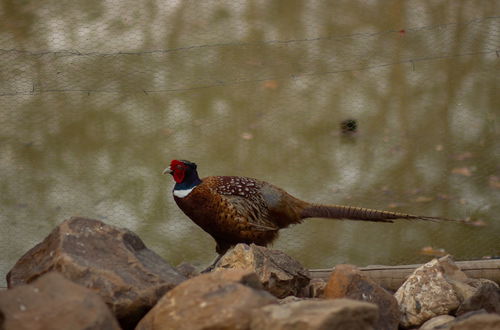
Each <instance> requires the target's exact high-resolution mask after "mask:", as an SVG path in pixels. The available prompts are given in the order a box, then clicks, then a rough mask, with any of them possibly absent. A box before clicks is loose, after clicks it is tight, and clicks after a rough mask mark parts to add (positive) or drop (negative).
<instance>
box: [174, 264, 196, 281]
mask: <svg viewBox="0 0 500 330" xmlns="http://www.w3.org/2000/svg"><path fill="white" fill-rule="evenodd" d="M175 268H177V271H178V272H179V273H181V274H182V275H184V276H185V277H186V278H191V277H195V276H198V275H200V270H199V269H198V267H196V266H194V265H193V264H190V263H189V262H184V261H183V262H181V263H180V264H179V265H177V267H175Z"/></svg>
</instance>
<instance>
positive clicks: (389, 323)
mask: <svg viewBox="0 0 500 330" xmlns="http://www.w3.org/2000/svg"><path fill="white" fill-rule="evenodd" d="M324 297H325V298H333V299H334V298H351V299H355V300H360V301H366V302H370V303H374V304H376V305H377V306H378V307H379V308H378V313H379V317H378V321H377V323H376V325H375V329H397V328H398V324H399V319H400V312H399V307H398V303H397V301H396V299H395V298H394V297H393V295H392V294H390V293H389V292H387V291H386V290H385V289H384V288H382V287H381V286H380V285H378V284H377V283H375V282H374V281H373V280H372V279H370V278H369V277H367V276H366V275H364V274H363V273H361V271H360V270H359V269H358V268H356V267H355V266H353V265H337V266H335V270H334V271H333V272H332V274H331V275H330V278H329V280H328V283H327V285H326V287H325V293H324Z"/></svg>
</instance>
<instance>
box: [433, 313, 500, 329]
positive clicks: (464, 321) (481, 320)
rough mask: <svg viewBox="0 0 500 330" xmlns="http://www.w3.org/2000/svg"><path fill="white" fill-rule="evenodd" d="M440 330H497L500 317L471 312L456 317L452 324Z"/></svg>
mask: <svg viewBox="0 0 500 330" xmlns="http://www.w3.org/2000/svg"><path fill="white" fill-rule="evenodd" d="M439 329H440V330H498V329H500V315H498V314H493V313H486V312H480V311H479V312H478V311H476V312H471V313H468V314H464V315H462V316H460V317H457V318H456V319H455V321H453V322H452V323H448V324H446V325H445V326H444V327H440V328H439Z"/></svg>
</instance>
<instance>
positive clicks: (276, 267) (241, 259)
mask: <svg viewBox="0 0 500 330" xmlns="http://www.w3.org/2000/svg"><path fill="white" fill-rule="evenodd" d="M220 269H246V270H251V271H253V272H255V273H256V274H257V276H258V277H259V279H260V281H261V283H262V285H263V286H264V288H265V289H266V290H267V291H269V292H270V293H272V294H273V295H274V296H276V297H278V298H284V297H286V296H291V295H293V296H298V295H300V294H301V292H303V290H304V288H305V287H306V286H307V285H308V284H309V281H310V275H309V271H308V270H307V269H305V268H304V267H303V266H302V265H301V264H300V263H299V262H298V261H297V260H295V259H293V258H291V257H290V256H288V255H286V254H285V253H283V252H281V251H278V250H271V249H268V248H265V247H263V246H258V245H255V244H251V245H247V244H237V245H236V246H235V247H234V248H232V249H230V250H229V251H228V252H227V253H226V254H225V255H224V256H223V257H222V258H221V259H220V260H219V261H218V262H217V264H216V265H215V269H214V271H215V272H216V271H218V270H220Z"/></svg>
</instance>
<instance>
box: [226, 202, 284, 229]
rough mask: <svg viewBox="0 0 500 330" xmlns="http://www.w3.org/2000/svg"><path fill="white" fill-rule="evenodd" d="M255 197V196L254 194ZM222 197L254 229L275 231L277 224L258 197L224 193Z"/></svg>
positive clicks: (277, 227)
mask: <svg viewBox="0 0 500 330" xmlns="http://www.w3.org/2000/svg"><path fill="white" fill-rule="evenodd" d="M255 197H256V196H255ZM224 198H225V199H226V200H227V201H228V202H229V203H231V205H232V206H233V207H234V208H235V209H236V211H237V212H238V214H239V215H240V216H241V217H242V218H243V219H244V220H246V221H247V223H248V225H250V226H251V227H252V229H254V230H259V231H276V230H279V229H280V228H279V226H278V225H277V224H276V223H274V222H273V221H272V220H271V219H270V217H269V210H268V209H267V208H266V207H265V205H263V203H262V201H259V200H258V199H259V198H248V197H241V196H237V195H225V196H224Z"/></svg>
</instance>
